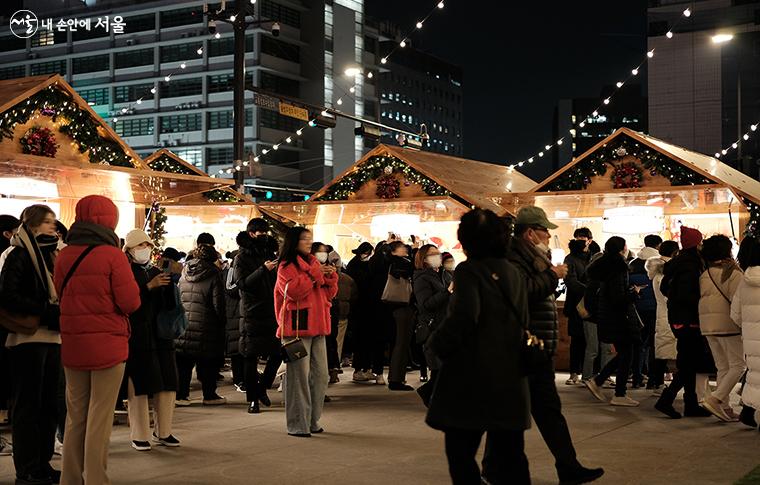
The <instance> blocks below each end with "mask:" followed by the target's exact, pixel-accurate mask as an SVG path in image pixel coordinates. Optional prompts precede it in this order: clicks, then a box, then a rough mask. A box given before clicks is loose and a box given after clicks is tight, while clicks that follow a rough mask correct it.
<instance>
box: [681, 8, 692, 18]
mask: <svg viewBox="0 0 760 485" xmlns="http://www.w3.org/2000/svg"><path fill="white" fill-rule="evenodd" d="M683 16H684V17H691V9H690V8H686V10H684V11H683Z"/></svg>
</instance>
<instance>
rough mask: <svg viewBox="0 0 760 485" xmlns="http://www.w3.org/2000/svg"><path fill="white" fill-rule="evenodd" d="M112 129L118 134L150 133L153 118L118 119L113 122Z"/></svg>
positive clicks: (138, 134)
mask: <svg viewBox="0 0 760 485" xmlns="http://www.w3.org/2000/svg"><path fill="white" fill-rule="evenodd" d="M162 119H163V118H162ZM114 129H115V130H116V134H117V135H119V136H146V135H152V134H153V118H137V119H127V120H120V121H118V122H117V123H116V124H115V126H114Z"/></svg>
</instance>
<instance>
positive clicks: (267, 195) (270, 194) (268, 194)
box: [266, 190, 273, 200]
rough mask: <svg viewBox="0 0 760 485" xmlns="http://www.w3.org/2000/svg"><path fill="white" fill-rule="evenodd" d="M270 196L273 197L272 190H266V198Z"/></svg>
mask: <svg viewBox="0 0 760 485" xmlns="http://www.w3.org/2000/svg"><path fill="white" fill-rule="evenodd" d="M272 197H273V194H272V191H271V190H267V193H266V198H267V200H270V199H271V198H272Z"/></svg>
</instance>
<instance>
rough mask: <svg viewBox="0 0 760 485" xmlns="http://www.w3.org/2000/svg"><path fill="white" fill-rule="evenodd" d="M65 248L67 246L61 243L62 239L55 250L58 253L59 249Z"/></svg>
mask: <svg viewBox="0 0 760 485" xmlns="http://www.w3.org/2000/svg"><path fill="white" fill-rule="evenodd" d="M66 246H68V244H66V243H65V242H63V240H62V239H59V240H58V247H57V248H56V249H58V251H60V250H61V249H63V248H65V247H66Z"/></svg>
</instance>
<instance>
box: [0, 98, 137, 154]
mask: <svg viewBox="0 0 760 485" xmlns="http://www.w3.org/2000/svg"><path fill="white" fill-rule="evenodd" d="M37 111H40V114H41V115H43V116H50V117H51V118H52V119H53V121H54V122H56V121H60V123H61V124H60V127H59V128H58V131H60V132H61V133H63V134H65V135H68V136H70V137H71V138H73V139H74V140H75V141H76V142H77V145H78V148H79V152H80V153H88V156H89V160H90V163H98V164H102V165H117V166H119V167H130V168H134V167H135V161H134V160H133V159H132V157H131V156H129V155H128V154H127V153H126V152H125V151H124V148H123V147H122V146H121V145H119V144H118V143H117V142H115V141H113V140H108V139H106V138H103V137H101V136H100V134H99V133H98V128H99V126H98V123H97V122H96V121H95V120H94V119H93V117H92V114H91V113H90V112H89V111H87V110H85V109H82V108H81V107H80V106H79V105H78V104H77V102H76V101H74V98H72V97H71V95H69V94H68V93H67V92H65V91H63V90H61V89H58V88H56V87H55V86H54V85H53V86H48V87H47V88H45V89H43V90H41V91H39V92H37V93H35V94H33V95H32V96H30V97H29V98H28V99H27V100H25V101H21V102H20V103H18V104H16V105H15V106H13V107H12V108H10V109H8V110H7V111H6V112H5V113H4V114H3V115H2V117H1V118H0V140H2V139H3V138H13V130H14V128H15V127H16V125H17V124H19V123H21V124H24V123H26V122H28V121H29V120H30V119H31V118H32V116H34V114H35V113H36V112H37Z"/></svg>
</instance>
